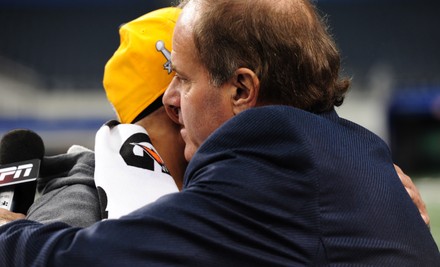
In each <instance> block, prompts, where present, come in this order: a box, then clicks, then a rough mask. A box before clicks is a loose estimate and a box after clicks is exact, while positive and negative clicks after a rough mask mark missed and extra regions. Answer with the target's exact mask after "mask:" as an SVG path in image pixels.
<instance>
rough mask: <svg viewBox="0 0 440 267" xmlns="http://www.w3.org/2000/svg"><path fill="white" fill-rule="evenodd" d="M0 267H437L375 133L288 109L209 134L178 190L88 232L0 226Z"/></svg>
mask: <svg viewBox="0 0 440 267" xmlns="http://www.w3.org/2000/svg"><path fill="white" fill-rule="evenodd" d="M0 255H2V258H1V259H0V266H31V265H33V264H34V265H35V266H52V265H54V266H240V267H243V266H327V265H328V266H439V265H440V264H439V263H440V254H439V251H438V248H437V245H436V244H435V242H434V240H433V238H432V236H431V234H430V232H429V229H428V227H427V226H426V225H425V224H424V222H423V220H422V218H421V216H420V214H419V212H418V210H417V208H416V207H415V205H414V204H413V203H412V201H411V199H410V197H409V196H408V194H407V193H406V191H405V189H404V187H403V186H402V183H401V182H400V180H399V178H398V176H397V174H396V172H395V170H394V168H393V164H392V160H391V156H390V151H389V149H388V148H387V146H386V144H385V143H384V142H383V141H382V140H380V139H379V138H378V137H377V136H375V135H374V134H372V133H371V132H369V131H367V130H365V129H364V128H362V127H360V126H358V125H356V124H353V123H351V122H348V121H346V120H343V119H341V118H339V117H338V116H337V115H336V113H335V112H334V111H332V112H329V113H327V114H321V115H315V114H311V113H308V112H304V111H301V110H298V109H295V108H291V107H282V106H270V107H261V108H254V109H251V110H248V111H245V112H243V113H241V114H239V115H237V116H236V117H234V118H233V119H231V120H230V121H228V122H227V123H226V124H225V125H223V126H222V127H221V128H219V129H218V130H217V131H215V132H214V133H213V134H212V135H211V136H210V137H209V138H208V140H207V141H206V142H205V143H204V144H203V145H202V146H201V147H200V149H199V150H198V152H197V153H196V154H195V156H194V158H193V160H192V161H191V163H190V164H189V166H188V169H187V172H186V180H185V188H184V190H183V191H182V192H180V193H175V194H171V195H168V196H165V197H162V198H161V199H159V200H158V201H157V202H155V203H153V204H150V205H148V206H145V207H143V208H141V209H139V210H137V211H135V212H133V213H131V214H130V215H128V216H125V217H123V218H122V219H120V220H107V221H104V222H100V223H97V224H95V225H93V226H91V227H89V228H85V229H79V228H70V227H68V226H66V225H64V224H61V223H60V224H50V225H44V226H43V225H40V224H37V223H33V222H26V221H18V222H15V223H11V224H8V225H6V226H3V227H2V228H0Z"/></svg>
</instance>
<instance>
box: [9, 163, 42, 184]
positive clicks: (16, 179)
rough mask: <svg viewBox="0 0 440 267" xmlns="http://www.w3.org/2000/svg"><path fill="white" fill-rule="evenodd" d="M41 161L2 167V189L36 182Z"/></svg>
mask: <svg viewBox="0 0 440 267" xmlns="http://www.w3.org/2000/svg"><path fill="white" fill-rule="evenodd" d="M39 167H40V160H38V159H34V160H28V161H22V162H18V163H12V164H6V165H3V166H0V187H1V186H6V185H12V184H18V183H23V182H27V181H32V180H36V179H37V176H38V170H39Z"/></svg>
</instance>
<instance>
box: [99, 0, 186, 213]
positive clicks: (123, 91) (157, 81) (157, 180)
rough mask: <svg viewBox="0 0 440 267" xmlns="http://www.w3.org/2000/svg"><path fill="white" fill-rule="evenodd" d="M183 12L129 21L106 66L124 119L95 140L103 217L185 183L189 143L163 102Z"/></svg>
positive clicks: (109, 90) (112, 97)
mask: <svg viewBox="0 0 440 267" xmlns="http://www.w3.org/2000/svg"><path fill="white" fill-rule="evenodd" d="M180 11H181V10H180V9H178V8H174V7H169V8H163V9H159V10H156V11H153V12H150V13H147V14H145V15H143V16H141V17H140V18H137V19H135V20H133V21H131V22H129V23H127V24H124V25H123V26H122V27H121V28H120V30H119V34H120V38H121V41H120V46H119V48H118V49H117V50H116V52H115V53H114V55H113V57H112V58H111V59H110V60H109V61H108V62H107V64H106V66H105V73H104V81H103V84H104V88H105V91H106V94H107V98H108V100H109V102H110V103H111V104H112V105H113V107H114V110H115V112H116V114H117V116H118V119H119V122H115V121H111V122H109V123H107V124H106V125H104V126H103V127H102V128H101V129H100V130H99V131H98V133H97V135H96V139H95V162H96V166H95V183H96V186H97V187H98V191H99V197H100V202H101V210H102V211H103V215H102V216H103V218H118V217H120V216H122V215H125V214H127V213H128V212H130V211H133V210H135V209H137V208H140V207H142V206H144V205H145V204H147V203H149V202H153V201H155V200H156V199H157V198H159V197H160V196H162V195H164V194H167V193H173V192H177V191H178V189H179V188H181V185H182V179H183V173H184V171H185V168H186V164H187V162H186V161H185V159H184V157H183V153H182V151H183V147H184V143H183V140H182V138H181V136H180V129H179V126H178V125H177V124H176V123H174V122H173V121H172V120H171V119H170V118H169V117H168V115H167V113H166V111H165V109H164V107H163V105H162V95H163V94H164V92H165V89H166V88H167V87H168V84H169V83H170V82H171V80H172V78H173V76H174V73H173V71H172V68H171V61H170V51H171V39H172V32H173V29H174V25H175V23H176V20H177V18H178V16H179V14H180ZM159 155H160V156H159ZM173 178H174V179H173Z"/></svg>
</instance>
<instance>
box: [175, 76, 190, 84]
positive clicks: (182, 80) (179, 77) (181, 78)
mask: <svg viewBox="0 0 440 267" xmlns="http://www.w3.org/2000/svg"><path fill="white" fill-rule="evenodd" d="M175 77H176V78H177V80H178V81H179V82H180V83H186V82H187V81H188V80H187V79H185V78H183V77H181V76H179V75H176V76H175Z"/></svg>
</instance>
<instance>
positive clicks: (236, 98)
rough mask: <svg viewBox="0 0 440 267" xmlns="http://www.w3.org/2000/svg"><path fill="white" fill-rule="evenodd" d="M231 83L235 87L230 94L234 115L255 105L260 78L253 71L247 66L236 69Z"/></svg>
mask: <svg viewBox="0 0 440 267" xmlns="http://www.w3.org/2000/svg"><path fill="white" fill-rule="evenodd" d="M232 84H233V86H234V88H235V89H234V91H233V96H232V101H233V112H234V114H235V115H236V114H238V113H240V112H242V111H244V110H246V109H248V108H252V107H254V106H256V105H257V99H258V93H259V90H260V79H258V77H257V75H256V74H255V72H253V71H252V70H250V69H248V68H239V69H237V70H236V71H235V74H234V77H233V81H232Z"/></svg>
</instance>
